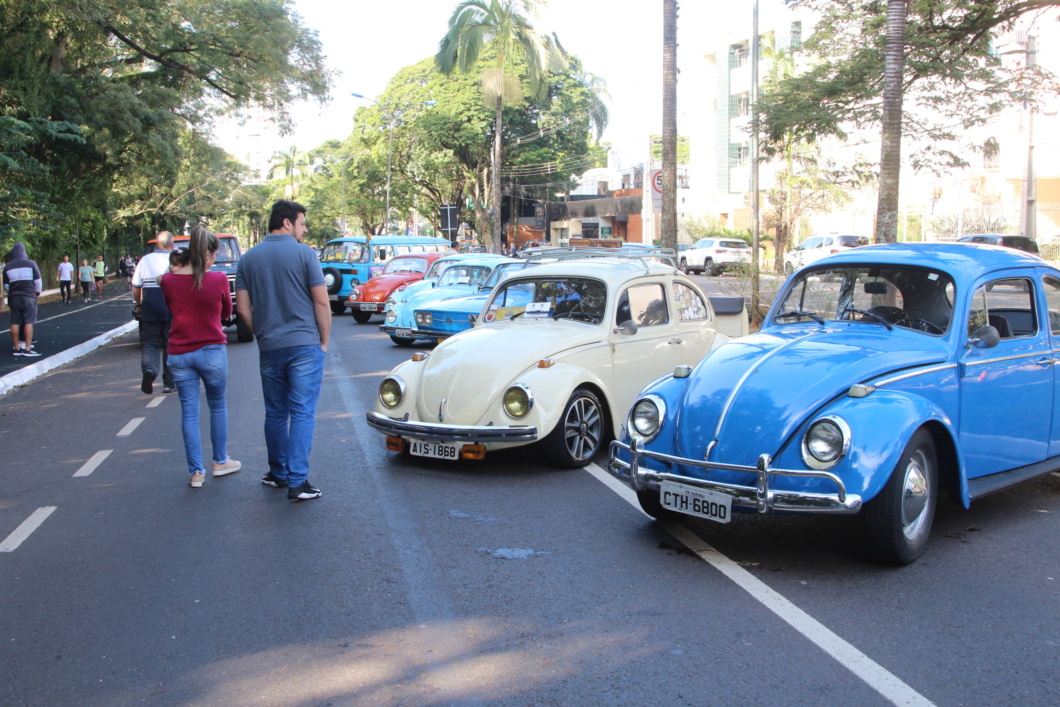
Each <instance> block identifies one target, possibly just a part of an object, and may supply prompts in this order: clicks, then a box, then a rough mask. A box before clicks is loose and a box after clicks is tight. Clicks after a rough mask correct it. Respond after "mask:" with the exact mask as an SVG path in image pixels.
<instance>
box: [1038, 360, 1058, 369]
mask: <svg viewBox="0 0 1060 707" xmlns="http://www.w3.org/2000/svg"><path fill="white" fill-rule="evenodd" d="M1035 363H1037V364H1038V365H1039V366H1041V367H1042V368H1048V367H1049V366H1052V365H1054V364H1055V363H1056V359H1055V358H1039V359H1038V360H1037V361H1035Z"/></svg>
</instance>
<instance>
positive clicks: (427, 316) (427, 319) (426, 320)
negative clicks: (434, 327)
mask: <svg viewBox="0 0 1060 707" xmlns="http://www.w3.org/2000/svg"><path fill="white" fill-rule="evenodd" d="M433 322H434V315H433V314H431V313H430V312H424V313H423V325H424V326H430V325H431V324H432V323H433Z"/></svg>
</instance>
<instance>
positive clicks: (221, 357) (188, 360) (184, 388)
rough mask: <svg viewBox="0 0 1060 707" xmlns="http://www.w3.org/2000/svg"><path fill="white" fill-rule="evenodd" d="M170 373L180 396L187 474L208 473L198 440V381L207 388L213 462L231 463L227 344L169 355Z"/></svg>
mask: <svg viewBox="0 0 1060 707" xmlns="http://www.w3.org/2000/svg"><path fill="white" fill-rule="evenodd" d="M169 370H170V371H172V374H173V381H174V382H175V383H176V385H177V395H178V396H180V426H181V432H183V434H184V452H185V454H186V455H187V457H188V473H189V474H194V473H195V472H199V473H206V469H205V467H203V464H202V443H201V442H200V441H199V380H200V379H201V380H202V384H203V387H205V388H206V403H207V405H209V406H210V444H211V445H212V446H213V460H214V461H215V462H217V463H218V464H223V463H224V462H226V461H228V403H227V402H226V401H225V387H226V385H227V381H228V350H227V348H226V347H225V346H224V344H211V345H210V346H203V347H202V348H201V349H198V350H197V351H192V352H191V353H183V354H170V355H169Z"/></svg>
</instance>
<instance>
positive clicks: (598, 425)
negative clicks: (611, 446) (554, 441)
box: [563, 398, 603, 461]
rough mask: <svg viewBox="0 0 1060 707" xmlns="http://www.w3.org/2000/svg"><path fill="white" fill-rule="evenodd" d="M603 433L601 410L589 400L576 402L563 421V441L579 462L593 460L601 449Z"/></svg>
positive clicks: (579, 399) (583, 399)
mask: <svg viewBox="0 0 1060 707" xmlns="http://www.w3.org/2000/svg"><path fill="white" fill-rule="evenodd" d="M602 431H603V418H602V416H601V415H600V408H598V407H597V406H596V405H595V404H594V403H593V401H591V400H589V399H588V398H578V399H577V400H575V401H574V403H573V404H572V405H571V406H570V410H568V411H567V416H566V418H565V419H564V420H563V441H564V442H565V443H566V445H567V451H568V452H570V455H571V456H572V457H574V458H575V459H577V460H578V461H585V460H586V459H590V458H592V456H593V455H594V454H596V450H597V449H599V447H600V438H601V437H602V434H601V433H602Z"/></svg>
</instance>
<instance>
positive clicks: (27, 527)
mask: <svg viewBox="0 0 1060 707" xmlns="http://www.w3.org/2000/svg"><path fill="white" fill-rule="evenodd" d="M56 508H57V506H44V507H42V508H38V509H37V510H35V511H33V512H32V513H30V515H29V518H27V519H26V520H24V521H22V525H20V526H18V527H17V528H15V529H14V531H12V533H11V534H10V535H8V536H7V537H6V538H5V539H4V542H2V543H0V552H14V551H15V550H17V549H18V546H19V545H21V544H22V542H23V541H24V540H25V539H26V538H28V537H29V536H30V534H31V533H32V532H33V531H34V530H36V529H37V528H39V527H40V525H41V523H43V522H44V521H45V520H46V519H47V518H48V516H50V515H51V514H52V511H54V510H55V509H56Z"/></svg>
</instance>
